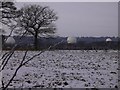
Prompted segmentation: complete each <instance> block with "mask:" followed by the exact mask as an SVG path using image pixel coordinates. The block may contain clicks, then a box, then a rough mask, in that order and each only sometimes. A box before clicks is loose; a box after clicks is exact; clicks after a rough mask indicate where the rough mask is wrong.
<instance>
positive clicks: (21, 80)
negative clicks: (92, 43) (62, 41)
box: [2, 50, 119, 88]
mask: <svg viewBox="0 0 120 90" xmlns="http://www.w3.org/2000/svg"><path fill="white" fill-rule="evenodd" d="M5 52H7V51H3V52H2V54H4V53H5ZM37 53H39V51H28V54H27V56H26V60H27V59H29V58H31V57H32V56H33V55H35V54H37ZM23 55H24V51H15V53H14V54H13V56H12V57H11V59H10V60H9V62H8V64H7V66H6V67H5V69H4V70H3V72H2V79H3V81H4V83H7V82H8V80H9V79H10V77H11V76H12V75H13V73H14V71H15V69H16V68H17V67H18V65H19V64H20V61H21V60H22V58H23ZM118 70H119V69H118V51H117V50H108V51H104V50H97V51H95V50H54V51H45V52H44V53H42V54H41V55H39V56H37V57H36V58H34V59H33V60H31V61H30V62H28V63H27V64H26V65H25V66H23V67H22V68H21V69H20V70H19V71H18V73H17V75H16V77H15V78H14V80H13V81H12V83H11V84H10V85H9V88H28V87H29V88H115V87H118Z"/></svg>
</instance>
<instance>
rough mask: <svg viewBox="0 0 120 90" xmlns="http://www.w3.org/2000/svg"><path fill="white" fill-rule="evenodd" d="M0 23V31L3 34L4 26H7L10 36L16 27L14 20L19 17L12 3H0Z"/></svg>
mask: <svg viewBox="0 0 120 90" xmlns="http://www.w3.org/2000/svg"><path fill="white" fill-rule="evenodd" d="M0 12H1V14H0V23H1V24H2V27H3V28H1V29H0V31H1V32H2V33H5V30H4V26H7V27H8V28H9V29H10V30H11V33H10V35H11V34H12V32H13V30H14V29H15V28H16V27H17V22H16V18H18V17H19V12H18V11H17V8H16V6H15V4H14V1H6V0H4V1H0Z"/></svg>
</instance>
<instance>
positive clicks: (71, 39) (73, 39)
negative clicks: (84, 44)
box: [67, 37, 77, 44]
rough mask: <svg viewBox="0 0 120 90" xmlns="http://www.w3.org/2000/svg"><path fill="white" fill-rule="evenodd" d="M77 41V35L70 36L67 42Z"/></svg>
mask: <svg viewBox="0 0 120 90" xmlns="http://www.w3.org/2000/svg"><path fill="white" fill-rule="evenodd" d="M76 42H77V38H76V37H68V38H67V43H71V44H74V43H76Z"/></svg>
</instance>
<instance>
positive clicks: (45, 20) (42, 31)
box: [16, 5, 58, 50]
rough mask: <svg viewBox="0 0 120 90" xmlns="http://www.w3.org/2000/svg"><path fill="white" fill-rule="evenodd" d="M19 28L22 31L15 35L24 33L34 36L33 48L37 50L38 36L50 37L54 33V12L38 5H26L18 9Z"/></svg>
mask: <svg viewBox="0 0 120 90" xmlns="http://www.w3.org/2000/svg"><path fill="white" fill-rule="evenodd" d="M20 13H21V15H20V17H19V26H20V27H22V29H19V30H16V32H17V33H20V32H21V33H26V34H30V35H33V36H34V46H35V49H36V50H37V48H38V37H39V36H40V35H51V34H54V33H55V31H56V27H55V23H54V21H56V20H57V19H58V17H57V16H56V13H55V12H54V10H51V9H50V8H49V7H43V6H40V5H28V6H25V7H23V8H21V9H20Z"/></svg>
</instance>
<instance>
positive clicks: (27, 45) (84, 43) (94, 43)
mask: <svg viewBox="0 0 120 90" xmlns="http://www.w3.org/2000/svg"><path fill="white" fill-rule="evenodd" d="M7 38H8V36H2V49H3V50H7V49H10V46H9V45H6V44H5V40H6V39H7ZM13 38H14V39H15V41H16V44H18V46H17V48H16V50H25V49H30V50H34V38H33V37H31V36H24V37H23V38H22V39H19V38H20V37H19V36H14V37H13ZM107 38H111V39H112V41H111V42H106V39H107ZM60 41H63V42H62V43H60V44H58V45H57V46H55V47H54V48H51V50H107V49H112V50H119V48H120V38H118V37H77V43H75V44H68V43H67V37H48V38H46V37H40V38H39V39H38V50H42V49H46V48H48V47H50V46H53V45H55V44H56V43H59V42H60Z"/></svg>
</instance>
